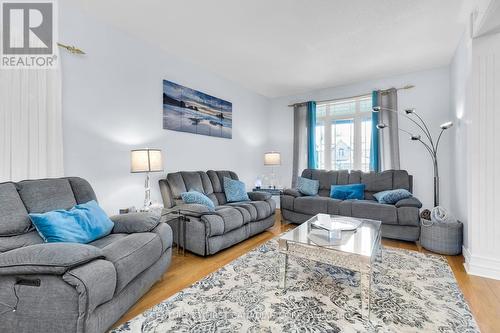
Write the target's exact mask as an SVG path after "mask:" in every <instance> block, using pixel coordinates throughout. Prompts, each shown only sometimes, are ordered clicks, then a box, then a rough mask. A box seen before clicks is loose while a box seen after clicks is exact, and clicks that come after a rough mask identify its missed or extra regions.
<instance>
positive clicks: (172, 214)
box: [161, 211, 189, 256]
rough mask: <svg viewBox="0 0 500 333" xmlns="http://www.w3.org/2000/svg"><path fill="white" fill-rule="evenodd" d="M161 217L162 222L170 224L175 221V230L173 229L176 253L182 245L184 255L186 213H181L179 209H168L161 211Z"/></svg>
mask: <svg viewBox="0 0 500 333" xmlns="http://www.w3.org/2000/svg"><path fill="white" fill-rule="evenodd" d="M161 219H162V222H164V223H167V224H168V225H170V226H172V224H173V223H175V226H176V228H175V229H176V230H174V237H175V244H176V249H177V254H179V253H180V248H181V247H182V255H183V256H184V255H186V223H187V222H189V218H188V217H187V216H186V215H184V214H182V213H181V212H180V211H169V212H166V213H163V214H162V215H161ZM181 237H182V244H181Z"/></svg>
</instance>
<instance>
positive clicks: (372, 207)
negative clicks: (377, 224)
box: [351, 200, 398, 224]
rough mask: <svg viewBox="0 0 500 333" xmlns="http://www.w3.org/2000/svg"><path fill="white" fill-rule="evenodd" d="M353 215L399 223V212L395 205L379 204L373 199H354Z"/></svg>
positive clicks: (387, 222) (383, 221)
mask: <svg viewBox="0 0 500 333" xmlns="http://www.w3.org/2000/svg"><path fill="white" fill-rule="evenodd" d="M351 216H352V217H361V218H366V219H371V220H377V221H382V223H385V224H398V214H397V209H396V207H395V206H393V205H384V204H379V203H378V202H376V201H373V200H354V201H352V214H351Z"/></svg>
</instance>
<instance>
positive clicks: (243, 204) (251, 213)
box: [226, 201, 257, 221]
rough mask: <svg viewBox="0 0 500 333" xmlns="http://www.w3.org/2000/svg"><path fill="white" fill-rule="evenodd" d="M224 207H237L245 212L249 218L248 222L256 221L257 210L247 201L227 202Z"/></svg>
mask: <svg viewBox="0 0 500 333" xmlns="http://www.w3.org/2000/svg"><path fill="white" fill-rule="evenodd" d="M226 205H227V206H231V207H239V208H241V209H244V210H246V211H247V213H248V215H249V216H250V221H255V220H256V219H257V208H255V206H254V205H252V204H251V203H250V202H248V201H245V202H229V203H227V204H226Z"/></svg>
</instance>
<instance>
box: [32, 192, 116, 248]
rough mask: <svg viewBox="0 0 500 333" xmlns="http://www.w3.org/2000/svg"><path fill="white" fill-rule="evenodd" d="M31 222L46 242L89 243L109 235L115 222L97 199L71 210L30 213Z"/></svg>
mask: <svg viewBox="0 0 500 333" xmlns="http://www.w3.org/2000/svg"><path fill="white" fill-rule="evenodd" d="M29 217H30V219H31V222H33V225H34V226H35V228H36V230H37V231H38V233H39V234H40V236H41V237H42V238H43V240H44V241H45V242H46V243H56V242H67V243H82V244H87V243H90V242H92V241H94V240H96V239H99V238H102V237H104V236H106V235H108V234H109V233H110V232H111V230H112V229H113V226H114V223H113V222H112V221H111V220H110V219H109V217H108V216H107V215H106V213H105V212H104V210H102V208H101V207H99V205H98V204H97V202H96V201H95V200H92V201H89V202H87V203H84V204H80V205H76V206H75V207H73V208H71V209H70V210H64V209H61V210H53V211H51V212H47V213H43V214H29Z"/></svg>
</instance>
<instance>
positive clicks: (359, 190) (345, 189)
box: [330, 184, 365, 200]
mask: <svg viewBox="0 0 500 333" xmlns="http://www.w3.org/2000/svg"><path fill="white" fill-rule="evenodd" d="M330 197H332V198H334V199H339V200H346V199H358V200H363V199H364V198H365V184H349V185H332V188H331V190H330Z"/></svg>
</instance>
